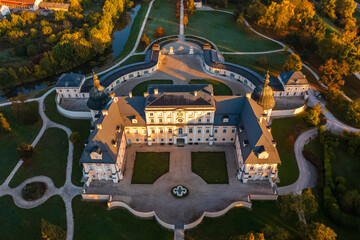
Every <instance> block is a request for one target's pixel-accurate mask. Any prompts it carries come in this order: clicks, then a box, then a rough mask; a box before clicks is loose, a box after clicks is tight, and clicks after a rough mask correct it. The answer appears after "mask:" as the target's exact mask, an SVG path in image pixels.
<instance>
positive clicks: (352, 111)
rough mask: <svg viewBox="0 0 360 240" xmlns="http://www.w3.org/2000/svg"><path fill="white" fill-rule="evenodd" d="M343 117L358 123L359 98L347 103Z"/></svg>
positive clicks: (359, 111)
mask: <svg viewBox="0 0 360 240" xmlns="http://www.w3.org/2000/svg"><path fill="white" fill-rule="evenodd" d="M345 118H346V120H347V121H349V122H352V123H354V124H356V125H360V98H358V99H356V100H355V101H352V102H350V103H349V106H348V109H347V111H346V116H345ZM359 207H360V206H359Z"/></svg>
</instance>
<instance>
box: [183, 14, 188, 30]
mask: <svg viewBox="0 0 360 240" xmlns="http://www.w3.org/2000/svg"><path fill="white" fill-rule="evenodd" d="M183 23H184V25H185V27H186V25H187V24H188V23H189V19H188V17H187V16H184V19H183Z"/></svg>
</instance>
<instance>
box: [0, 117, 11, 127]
mask: <svg viewBox="0 0 360 240" xmlns="http://www.w3.org/2000/svg"><path fill="white" fill-rule="evenodd" d="M0 131H1V132H11V127H10V124H9V123H8V121H7V120H6V118H5V117H4V114H2V113H0Z"/></svg>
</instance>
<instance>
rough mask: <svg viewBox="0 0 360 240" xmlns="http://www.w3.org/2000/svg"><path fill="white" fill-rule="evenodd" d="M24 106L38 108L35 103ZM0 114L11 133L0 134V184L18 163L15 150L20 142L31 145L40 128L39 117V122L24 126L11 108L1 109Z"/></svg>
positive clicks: (40, 121)
mask: <svg viewBox="0 0 360 240" xmlns="http://www.w3.org/2000/svg"><path fill="white" fill-rule="evenodd" d="M25 104H31V105H35V106H36V109H37V106H38V103H37V102H30V103H25ZM0 112H1V113H3V114H4V117H5V118H6V119H7V121H8V122H9V124H10V127H11V128H12V132H10V133H0V165H1V168H0V184H1V183H3V182H4V181H5V179H6V178H7V176H8V175H9V174H10V172H11V171H12V170H13V168H14V167H15V165H16V164H17V163H18V161H19V157H18V155H17V153H16V148H17V147H18V145H19V144H20V143H22V142H25V143H29V144H31V143H32V141H33V140H34V139H35V138H36V136H37V134H38V133H39V132H40V129H41V126H42V120H41V118H40V115H39V120H38V121H37V122H36V123H35V124H33V125H24V124H22V123H21V121H19V120H18V119H17V118H16V117H15V115H14V113H13V111H12V109H11V106H6V107H1V108H0Z"/></svg>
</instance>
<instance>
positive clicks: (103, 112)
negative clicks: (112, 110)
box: [101, 110, 109, 116]
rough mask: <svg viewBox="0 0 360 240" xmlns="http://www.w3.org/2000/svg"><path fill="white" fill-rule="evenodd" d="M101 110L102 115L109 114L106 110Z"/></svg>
mask: <svg viewBox="0 0 360 240" xmlns="http://www.w3.org/2000/svg"><path fill="white" fill-rule="evenodd" d="M101 112H102V115H103V116H107V115H109V112H108V110H102V111H101Z"/></svg>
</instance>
